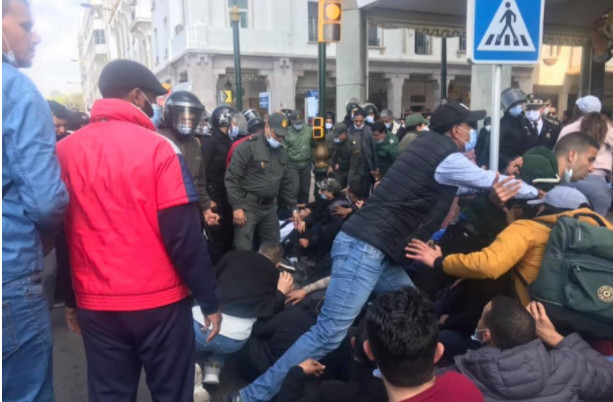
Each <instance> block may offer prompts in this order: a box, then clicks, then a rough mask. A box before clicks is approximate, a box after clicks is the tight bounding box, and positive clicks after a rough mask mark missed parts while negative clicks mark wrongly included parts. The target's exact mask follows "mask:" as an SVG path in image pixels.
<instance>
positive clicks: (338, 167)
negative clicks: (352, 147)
mask: <svg viewBox="0 0 613 402" xmlns="http://www.w3.org/2000/svg"><path fill="white" fill-rule="evenodd" d="M340 168H341V165H339V164H338V163H337V164H336V165H334V170H335V171H336V170H339V169H340Z"/></svg>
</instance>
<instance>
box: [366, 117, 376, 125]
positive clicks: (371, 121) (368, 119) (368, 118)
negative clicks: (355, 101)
mask: <svg viewBox="0 0 613 402" xmlns="http://www.w3.org/2000/svg"><path fill="white" fill-rule="evenodd" d="M366 122H367V123H370V124H372V123H374V122H375V118H374V117H372V116H366Z"/></svg>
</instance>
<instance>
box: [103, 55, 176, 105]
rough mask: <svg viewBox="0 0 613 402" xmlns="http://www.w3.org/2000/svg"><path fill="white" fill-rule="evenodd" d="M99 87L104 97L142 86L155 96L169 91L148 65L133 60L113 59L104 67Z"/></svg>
mask: <svg viewBox="0 0 613 402" xmlns="http://www.w3.org/2000/svg"><path fill="white" fill-rule="evenodd" d="M98 88H100V93H101V94H102V96H103V97H106V96H110V94H112V93H113V92H114V91H117V90H132V89H134V88H140V89H142V90H143V91H148V92H151V93H153V94H154V95H155V96H160V95H164V94H165V93H167V92H168V91H167V90H166V88H164V87H163V86H162V83H161V82H160V81H159V80H158V79H157V77H156V76H155V75H154V74H153V73H152V72H151V70H149V69H148V68H147V67H145V66H143V65H142V64H140V63H137V62H135V61H132V60H125V59H120V60H113V61H111V62H110V63H108V64H107V65H106V66H104V68H103V69H102V72H101V73H100V78H99V79H98Z"/></svg>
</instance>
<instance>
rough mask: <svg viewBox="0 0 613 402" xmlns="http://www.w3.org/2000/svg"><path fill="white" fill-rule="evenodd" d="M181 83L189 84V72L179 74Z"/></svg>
mask: <svg viewBox="0 0 613 402" xmlns="http://www.w3.org/2000/svg"><path fill="white" fill-rule="evenodd" d="M181 82H187V71H183V72H182V73H181V74H179V83H181Z"/></svg>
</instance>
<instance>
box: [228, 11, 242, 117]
mask: <svg viewBox="0 0 613 402" xmlns="http://www.w3.org/2000/svg"><path fill="white" fill-rule="evenodd" d="M233 4H234V5H233V6H232V8H231V9H230V21H231V22H232V36H233V37H234V85H235V86H236V109H237V110H239V111H240V110H243V87H242V77H241V75H242V74H241V54H240V53H241V45H240V37H239V31H238V27H239V25H238V24H239V22H240V19H241V12H240V11H239V9H238V6H237V5H236V0H234V2H233Z"/></svg>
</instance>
